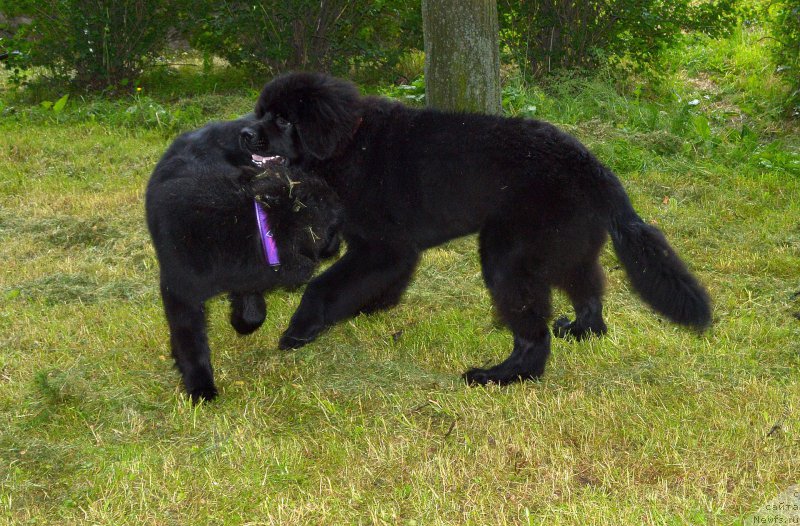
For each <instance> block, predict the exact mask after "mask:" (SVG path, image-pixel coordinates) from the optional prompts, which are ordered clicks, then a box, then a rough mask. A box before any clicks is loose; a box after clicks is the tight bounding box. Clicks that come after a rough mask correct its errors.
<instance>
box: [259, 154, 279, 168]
mask: <svg viewBox="0 0 800 526" xmlns="http://www.w3.org/2000/svg"><path fill="white" fill-rule="evenodd" d="M251 158H252V160H253V164H255V165H256V166H258V167H259V168H267V167H269V166H284V165H285V164H286V158H285V157H281V156H280V155H258V154H255V153H254V154H251Z"/></svg>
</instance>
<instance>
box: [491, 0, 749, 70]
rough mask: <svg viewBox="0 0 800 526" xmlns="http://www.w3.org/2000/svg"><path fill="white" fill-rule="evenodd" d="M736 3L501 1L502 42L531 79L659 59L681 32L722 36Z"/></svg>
mask: <svg viewBox="0 0 800 526" xmlns="http://www.w3.org/2000/svg"><path fill="white" fill-rule="evenodd" d="M734 2H735V0H713V1H711V2H708V1H706V2H694V1H693V0H586V1H582V2H578V1H575V0H499V3H498V7H499V10H500V18H501V19H500V22H501V40H502V41H503V44H504V46H505V48H506V52H508V53H510V55H511V56H512V58H513V59H514V60H515V61H516V62H517V63H518V64H519V65H520V68H521V69H522V71H523V72H524V73H525V74H527V75H532V76H541V75H543V74H546V73H550V72H553V71H556V70H564V69H573V68H587V67H594V66H597V65H599V64H601V63H604V62H606V63H607V62H612V63H613V62H617V63H619V62H620V61H623V60H627V61H629V62H630V63H631V64H632V65H633V66H634V67H641V66H645V65H648V64H652V63H653V62H655V61H657V60H658V58H659V57H660V55H661V53H662V52H663V51H664V50H665V49H667V48H669V47H670V46H672V45H674V44H675V43H676V41H677V40H678V38H679V37H680V35H681V33H682V32H683V31H692V30H693V31H700V32H703V33H706V34H710V35H712V36H716V35H720V34H723V33H725V32H727V31H729V30H730V29H732V28H733V27H735V25H736V23H737V15H736V10H735V6H734Z"/></svg>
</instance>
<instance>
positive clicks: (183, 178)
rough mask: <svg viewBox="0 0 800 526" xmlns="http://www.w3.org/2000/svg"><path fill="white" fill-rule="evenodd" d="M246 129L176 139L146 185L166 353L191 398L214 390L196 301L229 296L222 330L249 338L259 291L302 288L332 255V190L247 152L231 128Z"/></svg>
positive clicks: (245, 123) (260, 318) (336, 213)
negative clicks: (168, 351) (166, 337)
mask: <svg viewBox="0 0 800 526" xmlns="http://www.w3.org/2000/svg"><path fill="white" fill-rule="evenodd" d="M254 124H255V120H254V119H253V118H252V117H249V118H243V119H239V120H235V121H230V122H219V123H212V124H209V125H207V126H205V127H203V128H201V129H199V130H196V131H193V132H189V133H185V134H183V135H181V136H180V137H178V138H177V139H176V140H175V142H173V143H172V145H171V146H170V147H169V149H168V150H167V151H166V153H165V154H164V156H163V157H162V158H161V160H160V161H159V162H158V165H157V166H156V168H155V171H154V172H153V175H152V176H151V178H150V182H149V183H148V185H147V193H146V198H145V208H146V212H147V226H148V228H149V230H150V235H151V237H152V239H153V244H154V245H155V249H156V255H157V256H158V262H159V267H160V271H161V297H162V300H163V303H164V310H165V312H166V317H167V322H168V324H169V328H170V334H171V344H172V355H173V357H174V358H175V363H176V365H177V366H178V369H179V370H180V372H181V374H182V376H183V383H184V385H185V387H186V390H187V392H188V393H189V396H190V397H191V398H192V400H194V401H197V400H199V399H207V400H210V399H213V398H214V397H215V396H216V394H217V390H216V387H215V385H214V377H213V373H212V370H211V362H210V353H211V351H210V349H209V347H208V338H207V336H206V320H205V309H204V304H205V301H206V300H208V299H209V298H211V297H212V296H216V295H217V294H220V293H223V292H227V293H229V295H230V302H231V317H230V320H231V325H233V328H234V329H236V331H237V332H239V333H240V334H250V333H251V332H253V331H255V330H256V329H258V328H259V327H260V326H261V324H262V323H263V322H264V318H265V316H266V306H265V303H264V296H263V295H264V293H265V292H267V291H269V290H272V289H275V288H278V287H282V288H294V287H297V286H299V285H301V284H303V283H305V282H306V281H308V280H309V279H310V278H311V276H312V274H313V272H314V270H315V269H316V267H317V262H318V260H319V259H320V258H324V257H329V256H332V255H334V254H335V253H337V252H338V250H339V240H340V236H339V233H338V227H339V224H340V223H341V217H342V210H341V207H340V205H339V203H338V200H337V199H336V197H335V193H334V192H332V191H331V189H330V188H329V187H328V185H327V184H326V183H325V182H324V181H322V180H321V179H318V178H315V177H311V176H305V175H302V174H300V173H298V172H296V171H294V170H291V169H289V168H286V167H283V166H280V162H279V160H278V159H277V158H265V157H260V156H258V155H253V153H252V152H251V151H249V150H247V149H246V147H245V144H244V141H242V134H241V132H242V129H248V128H249V127H252V126H253V125H254Z"/></svg>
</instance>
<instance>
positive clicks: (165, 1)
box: [0, 0, 174, 90]
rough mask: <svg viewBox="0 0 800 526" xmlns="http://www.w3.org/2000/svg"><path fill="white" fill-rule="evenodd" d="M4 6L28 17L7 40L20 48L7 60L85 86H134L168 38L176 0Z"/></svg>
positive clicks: (67, 0)
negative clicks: (40, 67) (40, 68)
mask: <svg viewBox="0 0 800 526" xmlns="http://www.w3.org/2000/svg"><path fill="white" fill-rule="evenodd" d="M0 12H3V13H5V14H7V15H10V16H19V17H23V19H24V20H26V22H25V23H22V24H21V25H20V26H19V27H17V28H16V29H15V30H14V32H13V36H11V38H10V39H8V41H6V42H4V43H3V46H4V47H6V48H7V49H13V50H20V51H22V53H21V54H20V55H14V56H13V57H12V58H13V60H10V61H7V62H6V63H5V65H6V67H9V68H12V70H13V72H14V75H15V76H16V79H17V81H20V80H22V74H23V71H24V69H25V68H29V67H31V66H42V67H43V68H44V70H45V72H46V76H47V77H50V78H54V79H57V80H58V81H60V82H61V83H66V81H71V82H72V83H73V84H74V85H77V86H80V87H81V88H84V89H87V90H103V89H109V88H110V89H112V90H118V89H126V88H127V89H130V88H131V87H133V86H134V84H135V81H136V79H137V78H138V77H139V75H140V74H141V72H142V70H143V69H144V68H145V67H146V66H147V65H149V64H151V63H152V62H153V60H154V57H155V56H156V54H157V53H158V52H160V51H161V50H162V49H163V47H164V44H165V43H166V39H167V35H168V31H169V28H170V26H171V24H172V22H173V21H174V1H172V0H121V1H120V0H0Z"/></svg>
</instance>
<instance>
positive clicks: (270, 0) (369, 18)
mask: <svg viewBox="0 0 800 526" xmlns="http://www.w3.org/2000/svg"><path fill="white" fill-rule="evenodd" d="M189 7H190V8H189V9H187V10H186V19H185V22H186V27H187V28H188V29H189V30H188V36H189V40H190V42H191V43H192V44H193V45H194V46H195V47H196V48H198V49H200V50H203V51H205V52H208V53H211V54H215V55H218V56H221V57H223V58H225V59H226V60H228V61H229V62H230V63H231V64H233V65H236V66H243V67H245V68H249V69H253V70H254V73H256V74H261V73H264V72H269V73H273V74H274V73H279V72H283V71H287V70H298V69H308V70H321V71H328V72H333V73H349V72H350V70H352V69H355V70H381V69H385V68H386V67H387V66H391V65H394V64H395V63H396V62H397V60H398V59H399V57H400V56H401V55H402V53H403V52H404V51H406V50H407V49H408V48H409V47H417V48H419V47H421V46H422V42H421V40H422V32H421V31H422V23H421V19H420V17H421V14H420V6H419V0H376V1H372V2H360V1H357V0H261V1H258V2H255V1H241V0H223V1H221V2H214V3H212V2H208V3H203V5H202V6H194V5H193V4H191V3H190V6H189Z"/></svg>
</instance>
